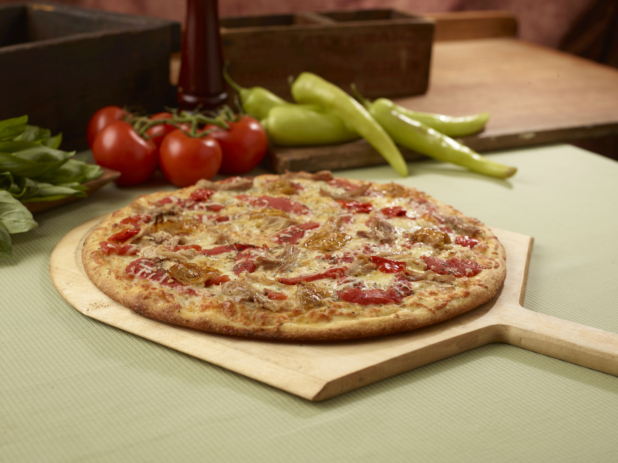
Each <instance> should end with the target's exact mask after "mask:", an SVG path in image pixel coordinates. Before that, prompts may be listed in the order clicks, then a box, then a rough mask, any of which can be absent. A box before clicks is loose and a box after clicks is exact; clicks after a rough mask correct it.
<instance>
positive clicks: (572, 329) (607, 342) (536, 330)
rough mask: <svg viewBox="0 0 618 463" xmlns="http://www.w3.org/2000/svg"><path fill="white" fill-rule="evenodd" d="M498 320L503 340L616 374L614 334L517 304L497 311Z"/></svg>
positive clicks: (616, 337) (617, 350) (616, 341)
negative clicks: (498, 312)
mask: <svg viewBox="0 0 618 463" xmlns="http://www.w3.org/2000/svg"><path fill="white" fill-rule="evenodd" d="M499 319H500V321H501V324H500V325H501V338H502V339H501V340H502V341H503V342H506V343H508V344H511V345H513V346H517V347H521V348H523V349H526V350H530V351H533V352H537V353H539V354H543V355H547V356H550V357H554V358H557V359H560V360H565V361H567V362H571V363H574V364H576V365H581V366H583V367H587V368H592V369H594V370H598V371H602V372H603V373H609V374H611V375H615V376H618V334H615V333H609V332H607V331H602V330H598V329H596V328H591V327H589V326H583V325H579V324H577V323H573V322H569V321H566V320H560V319H558V318H554V317H550V316H549V315H544V314H540V313H537V312H533V311H531V310H527V309H524V308H523V307H519V306H512V307H509V308H508V309H507V310H503V311H501V312H500V314H499Z"/></svg>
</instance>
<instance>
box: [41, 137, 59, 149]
mask: <svg viewBox="0 0 618 463" xmlns="http://www.w3.org/2000/svg"><path fill="white" fill-rule="evenodd" d="M60 143H62V134H61V133H59V134H58V135H56V136H55V137H50V138H47V139H45V140H42V141H41V144H42V145H45V146H47V147H48V148H51V149H54V150H57V149H58V148H60Z"/></svg>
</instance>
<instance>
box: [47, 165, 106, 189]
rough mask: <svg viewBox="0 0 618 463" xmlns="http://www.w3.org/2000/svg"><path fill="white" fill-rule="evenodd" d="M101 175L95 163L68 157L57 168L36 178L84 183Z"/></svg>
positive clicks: (58, 183) (49, 181)
mask: <svg viewBox="0 0 618 463" xmlns="http://www.w3.org/2000/svg"><path fill="white" fill-rule="evenodd" d="M101 175H103V171H102V170H101V168H100V167H99V166H97V165H96V164H86V163H85V162H81V161H76V160H75V159H69V160H68V161H67V162H66V163H64V164H63V165H62V166H61V167H59V168H58V169H55V170H53V171H50V172H47V173H45V174H43V175H40V176H38V177H37V178H36V180H38V181H39V182H45V183H53V184H54V185H60V184H64V183H74V182H77V183H86V182H89V181H90V180H94V179H96V178H99V177H100V176H101Z"/></svg>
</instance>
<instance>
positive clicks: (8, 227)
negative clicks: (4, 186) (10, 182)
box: [0, 190, 37, 257]
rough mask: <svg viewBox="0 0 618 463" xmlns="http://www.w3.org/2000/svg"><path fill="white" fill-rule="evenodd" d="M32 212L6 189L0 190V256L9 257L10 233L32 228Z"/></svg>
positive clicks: (33, 222)
mask: <svg viewBox="0 0 618 463" xmlns="http://www.w3.org/2000/svg"><path fill="white" fill-rule="evenodd" d="M36 226H37V223H36V222H35V221H34V219H33V218H32V213H31V212H30V211H29V210H28V209H26V206H24V205H23V204H22V203H20V202H19V201H18V200H16V199H15V198H13V196H11V194H10V193H9V192H8V191H2V190H0V257H11V235H14V234H15V233H24V232H27V231H28V230H32V229H33V228H35V227H36Z"/></svg>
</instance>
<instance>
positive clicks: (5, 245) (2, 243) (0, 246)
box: [0, 222, 13, 257]
mask: <svg viewBox="0 0 618 463" xmlns="http://www.w3.org/2000/svg"><path fill="white" fill-rule="evenodd" d="M12 251H13V247H12V243H11V234H10V233H9V230H8V229H7V228H6V227H5V226H4V225H3V224H2V222H0V257H11V256H12V255H13V252H12Z"/></svg>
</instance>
